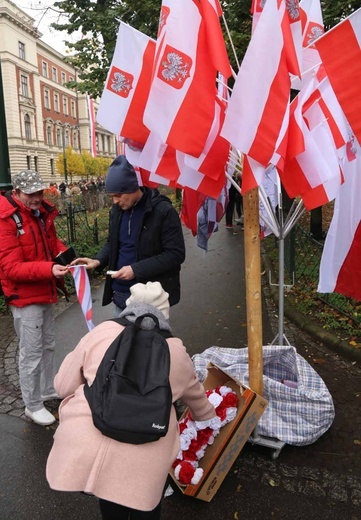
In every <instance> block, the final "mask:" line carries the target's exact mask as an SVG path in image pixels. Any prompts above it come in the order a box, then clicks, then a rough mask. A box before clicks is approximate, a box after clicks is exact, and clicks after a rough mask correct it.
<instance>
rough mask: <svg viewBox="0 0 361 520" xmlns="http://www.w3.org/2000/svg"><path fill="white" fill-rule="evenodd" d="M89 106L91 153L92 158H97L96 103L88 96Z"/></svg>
mask: <svg viewBox="0 0 361 520" xmlns="http://www.w3.org/2000/svg"><path fill="white" fill-rule="evenodd" d="M86 100H87V104H88V112H89V125H90V153H91V154H92V157H96V155H97V139H96V133H95V112H94V102H93V100H92V98H91V97H90V96H89V94H87V96H86Z"/></svg>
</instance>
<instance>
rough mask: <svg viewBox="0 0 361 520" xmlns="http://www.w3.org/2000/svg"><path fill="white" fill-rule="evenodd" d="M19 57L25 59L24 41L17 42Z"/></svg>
mask: <svg viewBox="0 0 361 520" xmlns="http://www.w3.org/2000/svg"><path fill="white" fill-rule="evenodd" d="M19 58H21V59H22V60H25V43H23V42H19Z"/></svg>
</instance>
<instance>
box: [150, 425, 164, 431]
mask: <svg viewBox="0 0 361 520" xmlns="http://www.w3.org/2000/svg"><path fill="white" fill-rule="evenodd" d="M152 428H156V429H157V430H164V428H165V424H163V425H162V426H161V425H160V424H154V423H153V424H152Z"/></svg>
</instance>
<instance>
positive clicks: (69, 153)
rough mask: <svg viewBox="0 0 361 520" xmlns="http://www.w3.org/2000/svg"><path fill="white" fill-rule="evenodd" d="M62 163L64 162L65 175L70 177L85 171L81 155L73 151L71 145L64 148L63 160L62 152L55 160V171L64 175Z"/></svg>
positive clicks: (80, 174)
mask: <svg viewBox="0 0 361 520" xmlns="http://www.w3.org/2000/svg"><path fill="white" fill-rule="evenodd" d="M64 163H66V171H67V177H68V178H69V177H70V179H72V178H73V176H82V175H84V173H85V167H84V161H83V159H82V157H81V155H80V154H79V153H77V152H74V150H73V148H72V147H71V146H68V147H67V148H66V149H65V161H64V154H63V153H61V154H59V155H58V159H57V161H56V169H57V172H58V173H59V174H60V175H62V176H64V177H65V170H64V166H65V165H64Z"/></svg>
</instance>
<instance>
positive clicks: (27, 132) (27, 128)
mask: <svg viewBox="0 0 361 520" xmlns="http://www.w3.org/2000/svg"><path fill="white" fill-rule="evenodd" d="M24 126H25V139H26V140H27V141H30V140H31V120H30V116H29V114H25V116H24ZM29 169H30V168H29Z"/></svg>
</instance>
